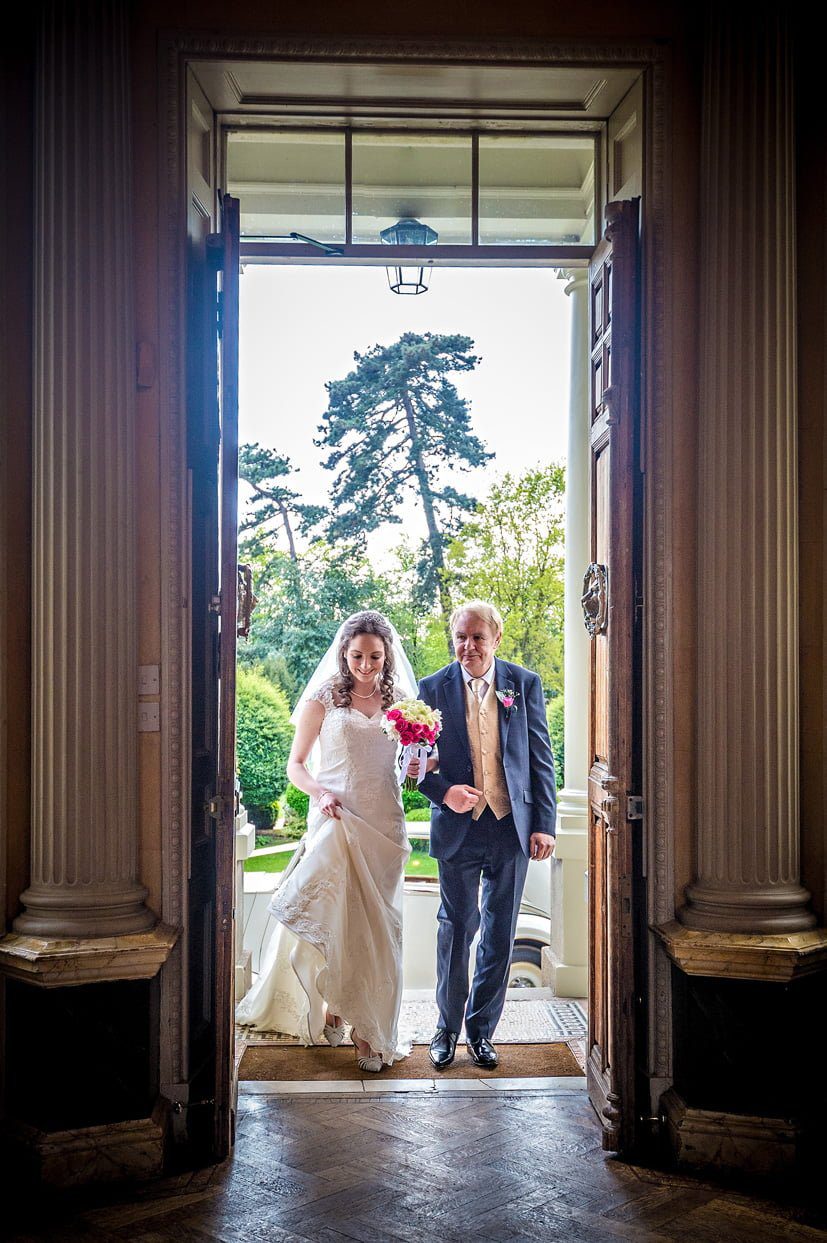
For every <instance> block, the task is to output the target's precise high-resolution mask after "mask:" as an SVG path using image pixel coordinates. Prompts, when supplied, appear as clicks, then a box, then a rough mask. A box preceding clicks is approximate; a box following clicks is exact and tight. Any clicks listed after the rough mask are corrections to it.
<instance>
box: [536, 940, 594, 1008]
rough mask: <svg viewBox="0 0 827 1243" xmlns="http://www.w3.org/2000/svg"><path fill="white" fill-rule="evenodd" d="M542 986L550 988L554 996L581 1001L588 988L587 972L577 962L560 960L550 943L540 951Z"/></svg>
mask: <svg viewBox="0 0 827 1243" xmlns="http://www.w3.org/2000/svg"><path fill="white" fill-rule="evenodd" d="M542 971H543V987H544V988H550V989H551V990H552V992H553V993H554V995H555V997H572V998H574V999H576V1000H577V1001H582V999H583V998H584V997H585V996H586V994H587V993H588V989H589V973H588V970H587V968H586V967H585V966H583V965H581V964H579V963H566V962H560V961H559V960H558V959H557V957H556V956H555V953H554V950H553V949H552V948H551V946H550V945H546V946H544V947H543V952H542Z"/></svg>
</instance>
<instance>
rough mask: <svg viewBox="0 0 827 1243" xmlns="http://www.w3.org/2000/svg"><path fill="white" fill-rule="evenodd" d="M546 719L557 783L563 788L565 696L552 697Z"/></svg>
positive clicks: (559, 787) (547, 708)
mask: <svg viewBox="0 0 827 1243" xmlns="http://www.w3.org/2000/svg"><path fill="white" fill-rule="evenodd" d="M546 720H547V721H548V733H549V738H550V739H551V753H552V755H553V756H554V778H555V781H556V783H557V789H558V790H562V788H563V785H564V784H565V762H566V756H565V748H564V745H563V739H564V719H563V696H562V695H557V696H556V698H554V699H550V700H549V702H548V704H547V705H546Z"/></svg>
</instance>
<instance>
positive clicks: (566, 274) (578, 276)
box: [557, 268, 589, 295]
mask: <svg viewBox="0 0 827 1243" xmlns="http://www.w3.org/2000/svg"><path fill="white" fill-rule="evenodd" d="M557 279H558V280H564V281H566V282H567V284H566V287H565V289H564V290H563V293H565V294H569V295H571V294H573V293H574V292H575V291H579V290H581V289H582V290H586V289H587V288H588V285H589V269H588V268H560V270H559V272H558V274H557Z"/></svg>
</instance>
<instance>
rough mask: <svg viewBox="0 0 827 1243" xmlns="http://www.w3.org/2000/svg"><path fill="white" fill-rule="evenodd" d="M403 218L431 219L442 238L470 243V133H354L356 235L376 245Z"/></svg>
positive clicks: (460, 243)
mask: <svg viewBox="0 0 827 1243" xmlns="http://www.w3.org/2000/svg"><path fill="white" fill-rule="evenodd" d="M404 219H415V220H420V221H422V223H423V224H428V225H430V227H431V228H432V229H435V230H436V232H437V233H438V235H439V242H442V243H451V244H453V245H467V244H469V243H470V241H471V139H470V137H469V136H468V135H463V134H381V133H380V134H376V133H371V132H366V133H357V134H354V135H353V241H354V242H357V243H359V242H362V243H367V244H373V245H375V244H376V243H377V242H378V241H379V235H380V233H381V232H382V230H383V229H387V228H389V227H390V226H391V225H394V224H396V222H397V221H398V220H404ZM437 244H439V243H437Z"/></svg>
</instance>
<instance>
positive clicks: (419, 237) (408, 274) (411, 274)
mask: <svg viewBox="0 0 827 1243" xmlns="http://www.w3.org/2000/svg"><path fill="white" fill-rule="evenodd" d="M379 236H380V237H381V239H382V241H383V242H384V243H385V245H386V246H434V245H435V244H436V241H437V238H438V237H439V234H438V233H437V231H436V229H432V228H431V226H430V225H428V224H421V223H420V221H419V220H411V219H410V218H409V217H405V218H404V219H403V220H397V222H396V224H392V225H390V226H389V228H387V229H383V230H382V232H381V233H380V234H379ZM385 271H386V272H387V274H388V284H389V285H390V287H391V289H392V290H393V292H394V293H407V294H417V293H425V291H426V289H427V288H428V283H429V281H430V279H431V267H430V264H425V263H419V264H405V265H402V264H396V265H395V266H394V267H391V268H386V269H385Z"/></svg>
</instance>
